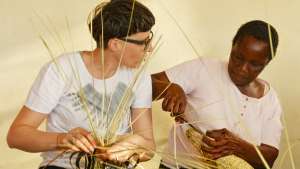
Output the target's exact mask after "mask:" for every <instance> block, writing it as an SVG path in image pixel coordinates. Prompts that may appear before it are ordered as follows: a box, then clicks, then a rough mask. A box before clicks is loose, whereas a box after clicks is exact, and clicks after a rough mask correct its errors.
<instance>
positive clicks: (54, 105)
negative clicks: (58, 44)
mask: <svg viewBox="0 0 300 169" xmlns="http://www.w3.org/2000/svg"><path fill="white" fill-rule="evenodd" d="M133 5H134V8H133ZM132 9H134V12H133V13H134V14H133V18H132V22H131V25H129V23H130V20H129V18H130V16H131V11H132ZM93 12H94V13H93V19H92V22H89V28H90V31H91V33H92V36H93V38H94V40H95V41H96V43H97V48H95V49H94V50H93V51H82V52H74V53H68V54H64V55H62V56H60V57H58V58H57V59H56V61H52V62H50V63H47V64H46V65H45V66H44V67H43V68H42V70H41V71H40V74H39V75H38V77H37V79H36V80H35V82H34V84H33V86H32V88H31V90H30V92H29V95H28V98H27V100H26V102H25V105H24V106H23V108H22V109H21V110H20V112H19V114H18V116H17V117H16V119H15V120H14V122H13V124H12V125H11V128H10V130H9V132H8V136H7V142H8V145H9V146H10V147H11V148H17V149H20V150H23V151H27V152H42V157H43V162H42V163H41V164H40V168H48V169H50V168H54V169H55V168H56V169H58V168H68V169H69V168H72V166H71V165H70V154H71V153H65V154H63V155H59V154H60V153H61V150H68V152H70V151H71V152H85V153H86V154H90V155H91V154H93V153H95V151H94V150H95V149H96V148H97V147H99V146H102V145H101V144H100V143H99V142H98V143H97V142H96V140H97V139H96V137H97V136H101V137H102V138H106V137H104V136H106V135H107V134H110V133H107V131H108V130H111V129H112V127H116V125H117V130H116V134H117V135H119V136H120V137H122V136H123V137H122V139H120V140H117V141H116V142H115V143H113V144H112V145H111V146H110V147H106V149H100V150H99V149H98V150H97V152H98V151H100V153H101V155H99V156H98V157H99V158H100V159H101V160H103V161H108V162H109V163H112V164H114V165H122V166H124V165H123V164H127V167H129V168H130V167H133V166H134V165H135V164H136V161H137V160H138V161H145V160H149V159H150V158H151V157H152V153H149V151H148V150H153V149H154V148H155V144H154V141H153V133H152V116H151V102H152V100H151V98H152V86H151V77H150V75H149V74H148V75H147V74H146V73H143V74H142V75H141V76H140V80H139V81H138V82H137V83H136V84H135V86H134V87H133V88H131V89H132V90H128V91H127V89H128V88H129V87H130V84H131V82H132V81H134V75H135V74H134V72H135V69H136V68H138V67H139V65H140V63H141V62H142V60H143V59H144V56H145V54H146V53H147V52H150V51H151V50H152V47H151V38H152V32H151V28H152V26H153V25H154V23H155V18H154V16H153V14H152V13H151V11H150V10H149V9H148V8H146V7H145V6H144V5H142V4H141V3H139V2H135V4H133V1H130V0H112V1H111V2H105V3H101V4H100V5H98V6H97V7H96V8H95V11H93ZM102 19H103V21H102ZM89 20H90V19H89ZM102 30H103V32H102ZM128 30H129V32H128ZM127 32H128V37H127V38H126V36H127ZM102 35H103V37H102ZM101 37H102V38H101ZM102 40H103V43H101V42H102ZM126 41H127V44H126V45H124V44H125V43H126ZM124 46H126V47H125V48H123V47H124ZM102 50H103V53H102ZM101 58H104V63H102V60H101ZM119 64H120V68H118V66H119ZM124 95H126V96H129V97H128V98H127V100H128V101H127V104H125V106H123V107H121V112H123V114H122V116H121V118H120V119H119V121H120V123H118V124H116V123H114V126H112V125H111V124H112V119H113V117H114V113H116V112H117V111H118V109H120V107H119V106H120V104H121V103H123V102H122V99H123V96H124ZM88 113H90V114H88ZM45 120H47V122H46V125H47V129H46V131H41V130H39V129H38V127H39V126H40V124H41V123H42V122H43V121H45ZM117 121H118V120H117ZM91 123H92V124H93V126H94V128H90V124H91ZM130 123H132V125H130ZM131 131H132V132H133V134H131V135H128V134H130V132H131ZM113 134H114V133H113ZM98 141H99V140H98ZM104 141H107V140H104ZM56 157H58V158H56ZM128 160H129V161H128ZM132 163H133V164H132ZM72 165H73V167H74V165H75V164H74V163H73V164H72Z"/></svg>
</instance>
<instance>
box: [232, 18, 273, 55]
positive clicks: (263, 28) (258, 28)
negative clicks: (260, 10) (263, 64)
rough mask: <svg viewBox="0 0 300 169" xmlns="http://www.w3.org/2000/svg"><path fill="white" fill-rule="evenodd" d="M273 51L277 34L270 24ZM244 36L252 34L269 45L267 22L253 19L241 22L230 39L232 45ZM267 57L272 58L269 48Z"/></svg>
mask: <svg viewBox="0 0 300 169" xmlns="http://www.w3.org/2000/svg"><path fill="white" fill-rule="evenodd" d="M270 30H271V37H272V45H273V53H274V55H275V53H276V50H277V46H278V34H277V31H276V30H275V28H274V27H273V26H272V25H270ZM245 36H253V37H254V38H256V39H258V40H261V41H264V42H265V43H267V44H268V45H269V46H270V39H269V31H268V23H266V22H264V21H261V20H253V21H250V22H247V23H245V24H243V25H242V26H241V27H240V28H239V29H238V31H237V33H236V35H235V36H234V38H233V40H232V45H234V44H235V43H236V42H238V41H240V40H242V39H243V38H244V37H245ZM269 59H270V60H271V59H272V56H271V48H270V51H269Z"/></svg>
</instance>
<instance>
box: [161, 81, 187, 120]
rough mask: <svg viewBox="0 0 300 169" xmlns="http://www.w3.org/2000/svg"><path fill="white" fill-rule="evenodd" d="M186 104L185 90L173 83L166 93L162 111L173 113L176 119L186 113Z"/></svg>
mask: <svg viewBox="0 0 300 169" xmlns="http://www.w3.org/2000/svg"><path fill="white" fill-rule="evenodd" d="M186 104H187V101H186V96H185V93H184V91H183V89H182V88H181V86H179V85H178V84H175V83H172V84H171V86H170V87H169V88H168V89H167V90H166V91H165V94H164V99H163V102H162V109H163V110H164V111H167V112H171V116H172V117H174V116H178V115H180V114H182V113H184V111H185V107H186Z"/></svg>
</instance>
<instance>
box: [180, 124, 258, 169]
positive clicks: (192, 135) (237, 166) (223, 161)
mask: <svg viewBox="0 0 300 169" xmlns="http://www.w3.org/2000/svg"><path fill="white" fill-rule="evenodd" d="M185 134H186V136H187V138H188V140H189V141H190V142H191V143H192V145H193V146H194V147H195V148H196V149H197V150H198V151H199V153H200V155H203V156H204V157H207V158H209V157H208V156H207V155H206V154H205V153H204V152H203V151H202V150H201V145H202V144H203V143H202V137H203V133H200V132H198V131H196V130H195V129H194V128H192V127H189V128H188V129H187V130H186V131H185ZM200 160H201V161H203V162H206V163H209V164H212V165H214V166H215V167H214V168H218V169H254V168H253V167H252V166H251V165H250V164H248V163H247V162H246V161H245V160H243V159H242V158H239V157H237V156H235V155H228V156H225V157H221V158H219V159H217V160H215V162H211V161H204V160H203V159H200Z"/></svg>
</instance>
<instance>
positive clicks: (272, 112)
mask: <svg viewBox="0 0 300 169" xmlns="http://www.w3.org/2000/svg"><path fill="white" fill-rule="evenodd" d="M277 46H278V34H277V32H276V30H275V29H274V27H273V26H271V25H269V24H268V23H266V22H264V21H260V20H254V21H250V22H247V23H245V24H243V25H242V26H241V27H240V28H239V29H238V31H237V33H236V35H235V37H234V39H233V42H232V48H231V53H230V58H229V62H224V61H218V60H214V59H208V58H197V59H194V60H191V61H187V62H185V63H182V64H179V65H177V66H175V67H172V68H170V69H167V70H166V71H163V72H160V73H156V74H153V75H152V83H153V98H156V97H157V96H159V95H161V99H163V102H162V108H163V110H165V111H168V112H171V113H172V114H171V115H173V116H176V119H177V121H178V122H181V123H183V124H181V125H177V126H175V127H176V134H175V136H174V130H175V129H174V128H173V129H172V131H170V135H169V144H168V146H167V151H166V154H169V156H172V154H173V155H174V154H175V150H174V149H175V147H176V155H177V156H178V158H179V157H181V158H182V157H185V158H187V159H190V158H191V159H194V160H198V161H199V162H200V160H199V158H197V157H198V156H199V155H205V156H207V157H209V158H211V159H213V160H217V159H220V158H221V157H225V156H228V155H235V156H237V157H239V158H241V159H243V160H244V161H246V162H247V163H248V164H250V165H251V166H252V167H253V168H265V165H264V163H263V161H262V160H261V158H260V157H259V155H258V153H257V151H256V149H255V147H254V146H256V147H257V148H258V150H259V151H260V152H261V154H262V155H263V157H264V158H265V160H266V162H267V163H268V165H269V166H270V167H272V165H273V163H274V161H275V159H276V158H277V156H278V151H279V144H280V136H281V130H282V124H281V122H280V116H281V113H282V108H281V105H280V102H279V99H278V97H277V94H276V92H275V90H274V89H273V88H272V87H271V85H270V84H269V83H268V82H266V81H265V80H262V79H260V78H258V75H259V74H260V73H261V72H262V71H263V69H264V68H265V67H266V66H267V65H268V64H269V63H270V61H271V60H272V59H273V57H274V56H275V53H276V49H277ZM161 92H163V94H161ZM191 128H192V129H193V130H190V129H191ZM190 131H196V132H197V133H198V134H194V135H192V136H191V135H190V134H189V132H190ZM174 138H176V139H175V140H176V142H174ZM197 142H202V143H200V144H198V143H197ZM195 143H197V144H195ZM202 162H203V161H202ZM176 167H177V166H176V162H175V160H172V159H170V158H163V163H162V165H161V168H176ZM181 167H183V168H190V167H188V164H183V165H182V166H181Z"/></svg>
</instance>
